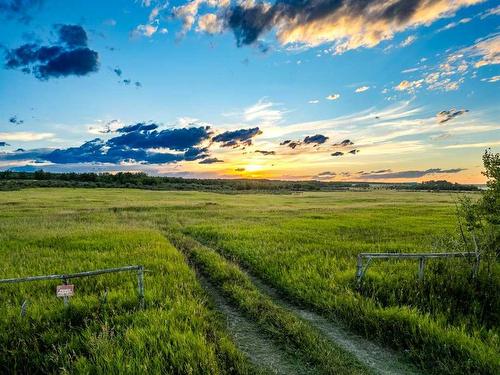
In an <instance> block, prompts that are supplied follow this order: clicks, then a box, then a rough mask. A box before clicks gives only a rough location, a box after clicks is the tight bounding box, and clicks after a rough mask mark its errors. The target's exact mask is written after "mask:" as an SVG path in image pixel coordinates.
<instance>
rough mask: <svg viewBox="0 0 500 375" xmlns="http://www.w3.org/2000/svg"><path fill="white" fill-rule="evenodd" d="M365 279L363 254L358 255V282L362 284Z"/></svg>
mask: <svg viewBox="0 0 500 375" xmlns="http://www.w3.org/2000/svg"><path fill="white" fill-rule="evenodd" d="M362 277H363V257H362V256H361V254H358V262H357V264H356V281H357V283H358V284H359V283H360V282H361V278H362Z"/></svg>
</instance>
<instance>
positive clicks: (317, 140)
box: [280, 134, 328, 149]
mask: <svg viewBox="0 0 500 375" xmlns="http://www.w3.org/2000/svg"><path fill="white" fill-rule="evenodd" d="M327 140H328V137H327V136H324V135H323V134H315V135H308V136H306V137H305V138H304V140H302V141H292V140H290V139H287V140H286V141H283V142H281V143H280V146H288V147H290V148H291V149H295V148H296V147H298V146H301V145H303V144H304V145H314V147H316V146H318V145H321V144H323V143H325V142H326V141H327Z"/></svg>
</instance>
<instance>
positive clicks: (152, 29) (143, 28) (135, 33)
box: [131, 25, 158, 38]
mask: <svg viewBox="0 0 500 375" xmlns="http://www.w3.org/2000/svg"><path fill="white" fill-rule="evenodd" d="M157 30H158V26H157V25H138V26H137V27H136V28H135V29H134V30H132V33H131V35H132V37H135V38H137V37H141V36H145V37H147V38H150V37H152V36H153V35H154V34H155V33H156V31H157Z"/></svg>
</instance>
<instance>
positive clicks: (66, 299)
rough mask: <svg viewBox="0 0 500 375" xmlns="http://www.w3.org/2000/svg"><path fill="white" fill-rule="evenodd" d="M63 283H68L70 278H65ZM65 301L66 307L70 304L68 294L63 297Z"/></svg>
mask: <svg viewBox="0 0 500 375" xmlns="http://www.w3.org/2000/svg"><path fill="white" fill-rule="evenodd" d="M63 283H64V285H68V279H63ZM63 301H64V307H68V305H69V297H68V296H64V297H63Z"/></svg>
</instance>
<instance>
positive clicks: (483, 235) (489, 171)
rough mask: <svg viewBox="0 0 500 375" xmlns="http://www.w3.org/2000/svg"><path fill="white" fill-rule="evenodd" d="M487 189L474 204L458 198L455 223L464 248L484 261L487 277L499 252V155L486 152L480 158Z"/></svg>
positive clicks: (469, 199) (468, 198)
mask: <svg viewBox="0 0 500 375" xmlns="http://www.w3.org/2000/svg"><path fill="white" fill-rule="evenodd" d="M483 164H484V171H483V172H482V174H483V175H484V176H486V178H487V179H488V180H487V189H486V190H484V191H483V192H482V194H481V198H480V199H479V200H478V201H476V202H474V201H473V200H472V199H471V198H470V197H468V196H466V197H463V198H461V200H460V206H459V223H460V230H461V233H462V238H463V241H464V244H465V245H466V247H468V248H470V247H472V249H473V251H475V252H476V254H477V257H478V263H479V259H481V261H484V262H486V265H487V270H488V275H489V276H491V269H492V265H493V264H494V263H495V262H496V261H497V259H498V256H499V253H500V154H498V153H493V152H492V151H491V149H487V150H486V151H485V153H484V155H483Z"/></svg>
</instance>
